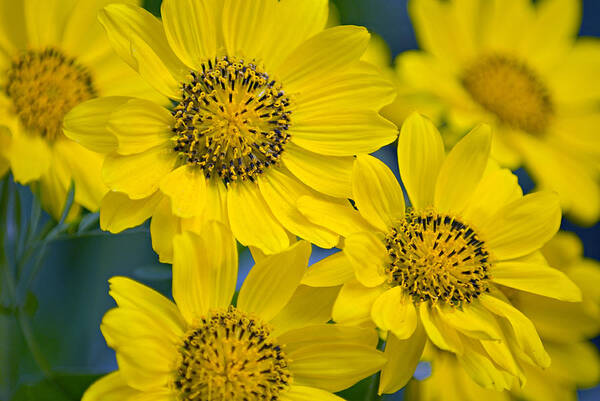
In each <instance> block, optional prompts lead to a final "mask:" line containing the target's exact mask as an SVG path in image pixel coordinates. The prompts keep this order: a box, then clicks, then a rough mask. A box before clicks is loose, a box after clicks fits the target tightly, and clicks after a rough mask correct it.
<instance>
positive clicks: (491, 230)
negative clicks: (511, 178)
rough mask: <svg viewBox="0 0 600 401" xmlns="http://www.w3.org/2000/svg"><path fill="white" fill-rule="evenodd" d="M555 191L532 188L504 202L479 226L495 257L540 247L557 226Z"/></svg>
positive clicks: (514, 256) (518, 253)
mask: <svg viewBox="0 0 600 401" xmlns="http://www.w3.org/2000/svg"><path fill="white" fill-rule="evenodd" d="M560 215H561V213H560V205H559V199H558V196H556V194H553V193H551V192H536V193H533V194H529V195H525V196H524V197H523V198H521V199H518V200H516V201H514V202H511V203H509V204H507V205H505V206H504V207H503V208H501V209H500V210H498V212H497V213H496V214H495V215H494V216H493V217H491V218H490V220H489V222H488V223H487V224H486V225H484V226H482V227H479V230H480V231H481V236H482V238H484V241H485V243H486V246H487V247H488V249H490V250H491V251H492V253H493V256H494V258H496V259H497V260H506V259H513V258H516V257H519V256H523V255H527V254H529V253H531V252H533V251H535V250H537V249H539V248H541V247H542V246H543V245H544V244H545V243H546V242H547V241H548V240H550V238H552V236H554V234H556V232H557V231H558V228H559V226H560Z"/></svg>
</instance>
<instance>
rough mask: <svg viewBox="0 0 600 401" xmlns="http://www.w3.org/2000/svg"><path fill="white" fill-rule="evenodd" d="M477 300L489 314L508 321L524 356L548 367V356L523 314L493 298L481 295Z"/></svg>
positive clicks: (541, 365) (543, 366) (531, 325)
mask: <svg viewBox="0 0 600 401" xmlns="http://www.w3.org/2000/svg"><path fill="white" fill-rule="evenodd" d="M479 299H480V300H481V304H482V305H483V306H484V307H485V308H487V309H488V310H489V311H490V312H492V313H494V314H496V315H498V316H501V317H503V318H506V319H507V320H508V322H509V323H510V325H511V327H512V331H513V334H514V337H515V339H516V341H517V343H518V344H519V346H520V347H521V349H522V350H523V352H525V354H527V355H528V356H529V357H531V358H532V359H533V361H534V362H535V363H537V364H538V365H539V366H540V367H542V368H546V367H548V366H549V365H550V356H549V355H548V353H547V352H546V350H545V349H544V346H543V345H542V341H541V340H540V337H539V336H538V334H537V331H536V330H535V327H534V325H533V323H531V321H530V320H529V319H528V318H527V317H526V316H525V315H524V314H522V313H521V312H520V311H518V310H517V309H515V308H514V307H513V306H512V305H510V304H508V303H506V302H504V301H502V300H500V299H498V298H495V297H493V296H490V295H487V294H483V295H482V296H481V297H480V298H479Z"/></svg>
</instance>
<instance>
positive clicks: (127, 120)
mask: <svg viewBox="0 0 600 401" xmlns="http://www.w3.org/2000/svg"><path fill="white" fill-rule="evenodd" d="M173 124H174V119H173V116H172V115H171V113H170V112H169V111H168V110H167V109H165V108H164V107H162V106H159V105H158V104H156V103H154V102H151V101H149V100H143V99H131V100H129V101H127V102H126V103H125V104H123V105H121V106H119V107H118V108H117V109H116V110H115V111H114V112H113V113H112V114H111V115H110V118H109V119H108V128H109V129H110V131H111V132H112V133H113V134H114V135H115V137H116V138H117V143H118V147H117V149H116V151H117V153H119V154H121V155H131V154H135V153H141V152H144V151H146V150H148V149H150V148H153V147H155V146H158V145H161V144H164V143H165V142H167V141H168V140H169V138H170V137H171V134H172V133H171V128H172V127H173Z"/></svg>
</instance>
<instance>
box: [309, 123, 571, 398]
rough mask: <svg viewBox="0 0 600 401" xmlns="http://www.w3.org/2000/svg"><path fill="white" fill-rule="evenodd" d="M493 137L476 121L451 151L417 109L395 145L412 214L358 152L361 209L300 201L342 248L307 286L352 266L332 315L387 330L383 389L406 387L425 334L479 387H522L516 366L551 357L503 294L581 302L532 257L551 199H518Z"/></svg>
mask: <svg viewBox="0 0 600 401" xmlns="http://www.w3.org/2000/svg"><path fill="white" fill-rule="evenodd" d="M491 140H492V138H491V133H490V130H489V127H487V126H479V127H477V128H475V129H474V130H473V131H472V132H471V133H469V134H467V135H466V136H465V137H464V138H463V139H462V140H461V141H460V142H459V143H458V144H457V145H456V146H455V147H454V148H453V149H452V150H451V151H450V152H449V153H448V154H447V155H446V154H445V151H444V146H443V144H442V139H441V137H440V134H439V132H438V131H437V129H436V128H435V126H434V125H433V123H432V122H431V121H429V120H428V119H426V118H424V117H422V116H420V115H418V114H413V115H411V116H410V117H409V118H408V119H407V120H406V121H405V123H404V125H403V126H402V130H401V133H400V137H399V141H398V164H399V167H400V175H401V177H402V182H403V184H404V186H405V188H406V190H407V193H408V197H409V199H410V201H411V207H408V208H407V207H405V201H404V195H403V193H402V189H401V187H400V184H399V183H398V181H397V180H396V178H395V177H394V175H393V173H392V172H391V171H390V170H389V169H388V168H387V167H386V166H385V165H384V164H383V163H382V162H380V161H379V160H377V159H375V158H373V157H371V156H360V155H359V156H358V157H357V159H356V161H355V163H354V169H353V178H352V180H353V188H352V199H353V201H354V205H355V206H356V208H357V209H358V210H354V209H353V208H352V207H350V206H349V205H347V204H346V205H344V204H341V203H331V202H324V201H321V200H318V199H314V198H309V197H305V198H301V199H300V200H299V207H300V210H301V211H302V212H303V213H304V214H305V215H306V216H308V217H309V218H310V219H311V220H312V221H314V222H317V221H318V222H320V224H323V225H324V226H326V227H328V228H330V229H332V230H334V231H336V232H338V233H340V235H342V236H343V237H345V241H344V249H343V252H342V253H340V254H335V255H334V256H331V257H329V258H328V259H326V260H325V261H323V262H321V263H320V264H319V265H317V266H314V267H311V269H309V274H308V275H307V278H306V279H305V283H307V284H311V285H334V283H332V280H331V271H335V272H336V273H338V275H339V276H340V277H344V278H347V277H348V276H349V275H351V273H350V274H349V273H348V270H349V269H353V270H354V276H355V279H350V280H348V281H347V282H346V283H345V285H344V287H343V288H342V291H341V292H340V294H339V297H338V299H337V301H336V304H335V307H334V311H333V318H334V320H335V321H336V322H343V323H354V324H365V323H367V324H368V322H370V321H373V322H374V323H375V324H376V325H377V326H378V327H379V328H380V329H381V330H384V331H388V336H387V343H386V348H385V353H386V356H387V357H388V364H387V365H386V367H385V368H384V369H383V373H382V375H381V384H380V392H385V393H390V392H395V391H397V390H398V389H399V388H401V387H402V386H404V385H405V384H406V383H407V382H408V380H409V379H410V377H411V376H412V374H413V372H414V370H415V366H416V364H417V363H418V361H419V359H420V357H421V355H422V353H423V348H424V346H425V343H426V340H427V339H429V340H430V341H431V342H432V343H433V344H435V345H436V346H437V347H438V348H440V349H443V350H447V351H450V352H453V353H454V354H456V356H457V358H458V360H459V362H460V363H461V365H462V366H463V367H464V368H465V370H466V371H467V373H468V374H469V375H470V376H471V377H472V378H473V379H474V380H476V381H477V382H478V383H479V384H480V385H482V386H484V387H487V388H494V389H497V390H502V389H507V388H510V387H511V386H512V384H513V378H514V377H517V378H518V379H520V380H521V381H523V380H524V374H523V371H522V368H521V363H522V361H531V362H532V363H534V364H536V365H538V366H541V367H547V366H549V364H550V358H549V356H548V354H547V353H546V351H545V349H544V347H543V345H542V342H541V340H540V338H539V336H538V334H537V332H536V330H535V327H534V325H533V324H532V322H531V321H530V320H529V319H528V318H527V317H526V316H525V315H524V314H523V313H522V312H521V311H520V310H519V309H518V305H514V304H513V303H511V301H510V300H509V299H508V298H507V297H506V296H505V295H504V293H503V292H502V289H503V288H505V287H509V288H511V289H512V290H513V291H515V292H516V293H520V292H521V291H525V292H530V293H534V294H538V295H544V296H548V297H552V298H557V299H561V300H564V301H578V300H580V299H581V298H580V297H581V294H580V291H579V289H578V288H577V286H576V285H575V284H574V283H573V282H572V281H571V280H570V279H569V278H568V277H567V276H566V275H565V274H564V273H562V272H560V271H559V270H556V269H553V268H551V267H549V266H548V265H547V263H546V261H545V260H544V258H543V257H541V256H540V254H539V250H540V248H541V247H542V246H543V245H544V244H545V243H546V242H547V241H548V240H549V239H550V238H552V236H553V235H554V234H555V233H556V231H557V230H558V227H559V224H560V217H561V213H560V207H559V201H558V197H557V196H556V194H553V193H550V192H538V193H534V194H530V195H526V196H523V195H522V192H521V189H520V187H519V186H518V183H517V179H516V176H514V175H513V174H512V173H511V172H510V171H508V170H506V169H501V168H499V167H498V166H497V165H496V163H495V162H493V161H491V160H489V151H490V145H491ZM344 261H346V262H347V261H349V263H346V264H344ZM315 268H316V270H313V269H315Z"/></svg>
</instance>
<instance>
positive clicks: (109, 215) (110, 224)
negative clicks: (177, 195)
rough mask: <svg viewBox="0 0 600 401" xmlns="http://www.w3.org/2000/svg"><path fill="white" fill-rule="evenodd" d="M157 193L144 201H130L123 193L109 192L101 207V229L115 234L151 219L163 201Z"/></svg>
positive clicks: (161, 196)
mask: <svg viewBox="0 0 600 401" xmlns="http://www.w3.org/2000/svg"><path fill="white" fill-rule="evenodd" d="M162 198H163V195H162V194H161V193H160V192H158V191H157V192H155V193H154V194H153V195H151V196H149V197H148V198H144V199H135V200H133V199H129V197H128V196H127V195H125V194H124V193H122V192H113V191H110V192H108V193H107V194H106V195H105V196H104V198H103V199H102V204H101V205H100V228H102V229H103V230H105V231H109V232H111V233H113V234H116V233H119V232H121V231H123V230H126V229H128V228H131V227H136V226H139V225H140V224H142V223H143V222H144V221H146V220H147V219H149V218H150V217H151V216H152V214H154V210H155V209H156V207H157V206H158V204H159V203H160V201H161V200H162Z"/></svg>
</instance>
